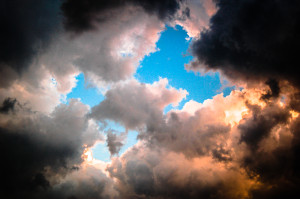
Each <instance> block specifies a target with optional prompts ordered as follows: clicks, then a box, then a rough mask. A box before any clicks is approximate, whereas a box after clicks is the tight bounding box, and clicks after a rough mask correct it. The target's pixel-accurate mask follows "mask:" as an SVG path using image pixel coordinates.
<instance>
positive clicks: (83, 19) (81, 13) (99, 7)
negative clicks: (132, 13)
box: [62, 0, 182, 32]
mask: <svg viewBox="0 0 300 199" xmlns="http://www.w3.org/2000/svg"><path fill="white" fill-rule="evenodd" d="M181 1H182V0H167V1H160V0H154V1H153V0H152V1H150V0H145V1H140V0H128V1H123V0H112V1H102V0H100V1H94V0H88V1H83V0H75V1H69V0H67V1H65V2H64V3H63V5H62V11H63V13H64V16H65V27H66V29H67V30H70V31H74V32H83V31H86V30H91V29H96V28H97V26H95V24H97V23H101V22H105V21H107V20H110V19H111V18H112V17H113V13H114V12H115V11H116V10H122V9H123V8H124V7H126V6H134V7H141V8H142V9H143V10H144V11H146V12H147V13H148V14H154V15H156V16H158V18H160V19H162V20H164V19H166V18H171V17H172V16H173V15H174V14H175V12H176V11H177V10H178V9H179V6H180V5H179V3H180V2H181Z"/></svg>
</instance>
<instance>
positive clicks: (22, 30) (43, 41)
mask: <svg viewBox="0 0 300 199" xmlns="http://www.w3.org/2000/svg"><path fill="white" fill-rule="evenodd" d="M60 3H61V1H60V0H53V1H52V0H45V1H40V0H28V1H23V0H4V1H1V3H0V16H1V17H0V26H1V32H0V67H1V69H0V73H1V78H2V80H1V81H0V83H1V84H0V87H2V86H4V87H6V86H9V84H10V83H11V81H13V80H14V79H15V78H17V76H18V74H20V73H21V72H23V70H24V69H25V68H27V67H28V64H30V62H31V61H32V58H33V56H35V55H36V54H37V53H39V52H40V51H42V50H43V49H44V48H45V47H46V46H47V44H48V43H49V41H50V40H51V37H52V35H53V33H54V31H55V29H56V28H57V27H58V24H59V21H60V19H59V18H60V17H59V7H60ZM12 73H16V74H12ZM3 79H4V80H3Z"/></svg>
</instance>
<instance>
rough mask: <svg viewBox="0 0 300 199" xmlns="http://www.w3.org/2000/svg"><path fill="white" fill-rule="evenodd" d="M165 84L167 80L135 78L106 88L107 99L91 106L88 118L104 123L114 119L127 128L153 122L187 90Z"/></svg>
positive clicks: (154, 123)
mask: <svg viewBox="0 0 300 199" xmlns="http://www.w3.org/2000/svg"><path fill="white" fill-rule="evenodd" d="M167 86H168V80H167V79H160V80H159V81H157V82H154V83H153V84H142V83H139V82H137V81H136V80H132V81H129V82H127V83H121V84H119V85H117V86H116V87H115V88H113V89H111V90H109V91H107V93H106V99H105V100H104V101H102V102H101V103H100V104H99V105H98V106H95V107H93V108H92V113H91V117H93V118H95V119H97V120H100V121H103V122H104V121H105V120H113V121H116V122H119V123H121V124H122V125H124V126H125V127H126V128H128V129H136V128H138V127H143V126H144V125H145V124H148V123H153V125H156V124H157V123H158V122H159V121H160V119H161V118H162V116H163V109H164V108H165V107H166V106H167V105H169V104H172V105H174V106H176V105H178V103H179V102H180V101H181V100H182V99H183V98H185V96H186V95H187V94H188V93H187V91H186V90H182V89H179V90H177V89H175V88H172V87H170V88H167Z"/></svg>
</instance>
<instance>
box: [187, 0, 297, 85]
mask: <svg viewBox="0 0 300 199" xmlns="http://www.w3.org/2000/svg"><path fill="white" fill-rule="evenodd" d="M215 2H216V4H217V12H216V14H215V15H214V16H213V17H212V18H211V20H210V26H209V28H208V29H206V30H205V31H203V32H202V33H201V34H200V38H199V39H198V40H196V41H195V42H193V44H192V46H191V51H192V54H193V55H194V56H195V57H196V61H195V62H194V64H190V65H189V66H188V68H189V69H192V70H197V69H199V68H204V69H205V70H217V69H219V70H220V71H222V73H224V74H225V75H227V76H228V77H230V78H232V79H236V78H237V79H242V80H246V81H248V80H254V81H266V80H268V79H270V78H273V79H280V80H287V81H289V82H291V83H292V84H294V85H295V86H297V87H298V88H300V82H299V78H298V73H299V64H298V62H299V61H298V51H297V48H298V46H299V43H300V40H299V37H298V35H299V31H300V15H299V9H300V4H299V2H298V1H284V0H278V1H272V0H266V1H259V0H242V1H236V0H229V1H227V0H217V1H215Z"/></svg>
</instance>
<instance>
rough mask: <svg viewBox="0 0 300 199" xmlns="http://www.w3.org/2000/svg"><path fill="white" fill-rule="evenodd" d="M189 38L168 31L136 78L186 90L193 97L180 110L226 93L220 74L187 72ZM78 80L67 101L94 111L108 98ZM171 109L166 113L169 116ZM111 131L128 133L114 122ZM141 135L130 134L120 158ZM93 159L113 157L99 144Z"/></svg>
mask: <svg viewBox="0 0 300 199" xmlns="http://www.w3.org/2000/svg"><path fill="white" fill-rule="evenodd" d="M187 38H188V35H187V33H186V31H185V30H183V29H182V27H181V26H176V27H175V28H172V27H166V29H165V31H163V32H162V33H161V37H160V39H159V41H158V42H157V48H158V49H159V50H158V51H156V52H154V53H151V54H150V55H149V56H146V57H145V58H144V59H143V60H142V61H141V63H140V67H139V68H138V70H137V72H136V74H135V75H134V77H135V78H136V79H137V80H138V81H140V82H143V83H153V82H154V81H157V80H159V78H160V77H161V78H167V79H168V80H169V84H170V85H171V86H172V87H175V88H177V89H179V88H182V89H186V90H187V91H188V92H189V95H188V96H187V98H186V99H185V100H183V101H182V102H181V103H180V105H179V107H178V108H181V107H182V106H183V104H184V103H185V102H187V101H189V100H195V101H197V102H203V101H204V100H206V99H210V98H212V97H213V96H215V95H216V94H218V93H220V92H222V91H221V90H220V89H221V87H222V85H221V82H220V78H219V77H220V75H219V74H218V73H211V74H206V75H199V74H195V73H194V72H191V71H186V70H185V68H184V64H187V63H189V62H190V61H191V60H192V59H193V57H192V56H191V55H190V54H189V52H188V47H189V44H190V42H191V40H189V39H187ZM77 80H78V81H77V86H76V87H75V88H74V89H73V90H72V92H71V93H69V94H68V95H67V99H70V98H80V99H81V102H83V103H84V104H88V105H89V106H91V107H93V106H95V105H97V104H99V103H100V102H101V101H102V100H103V99H104V96H103V95H102V94H101V93H100V92H99V91H98V90H97V89H96V88H94V87H90V86H88V85H87V83H86V82H85V78H84V75H83V74H82V73H81V74H80V75H78V76H77ZM230 90H231V88H225V89H224V90H223V92H224V94H225V95H228V94H229V93H230ZM171 108H172V107H171V105H170V106H168V107H167V108H166V109H165V111H166V112H167V111H169V110H170V109H171ZM108 128H111V129H114V130H116V131H118V132H124V131H125V129H124V128H123V127H122V126H120V125H118V124H116V123H114V122H110V123H109V127H108ZM137 134H138V133H137V132H135V131H129V132H128V137H127V140H126V144H125V145H124V146H123V147H122V149H121V151H120V154H122V153H123V152H124V151H125V150H126V149H128V148H129V147H131V146H133V145H134V144H135V143H136V142H137V140H136V137H137ZM93 156H94V158H96V159H100V160H103V161H106V162H108V161H110V154H109V151H108V148H107V146H106V143H105V142H103V143H99V144H97V145H96V146H95V147H94V148H93Z"/></svg>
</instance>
